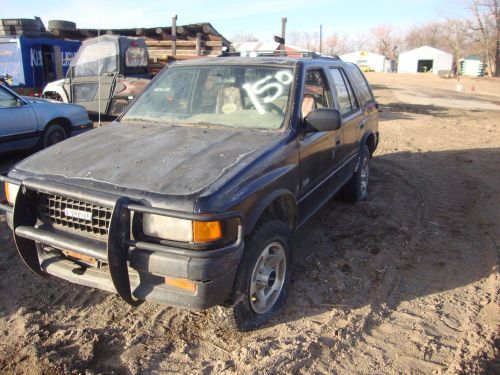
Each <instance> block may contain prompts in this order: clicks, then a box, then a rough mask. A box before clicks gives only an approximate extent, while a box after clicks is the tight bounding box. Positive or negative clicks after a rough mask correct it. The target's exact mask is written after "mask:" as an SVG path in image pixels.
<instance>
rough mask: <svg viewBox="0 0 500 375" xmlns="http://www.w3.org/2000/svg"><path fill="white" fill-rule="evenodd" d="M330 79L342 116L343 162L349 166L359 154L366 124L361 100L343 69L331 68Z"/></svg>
mask: <svg viewBox="0 0 500 375" xmlns="http://www.w3.org/2000/svg"><path fill="white" fill-rule="evenodd" d="M329 71H330V78H331V79H332V85H333V86H334V87H335V91H336V93H337V95H336V97H337V101H338V104H337V105H338V109H339V111H340V113H341V115H342V139H343V148H342V162H343V164H348V162H349V161H352V160H354V159H355V157H356V156H357V154H358V152H359V142H360V139H361V135H362V134H363V131H364V127H365V126H366V123H365V121H364V117H363V112H362V111H361V109H360V105H359V100H358V98H357V96H356V95H355V93H354V90H353V89H352V84H351V82H350V81H349V79H348V78H347V75H346V72H345V71H344V69H342V68H341V67H330V69H329Z"/></svg>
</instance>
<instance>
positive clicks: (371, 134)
mask: <svg viewBox="0 0 500 375" xmlns="http://www.w3.org/2000/svg"><path fill="white" fill-rule="evenodd" d="M370 136H373V138H374V140H373V141H374V148H376V147H377V137H375V134H373V132H372V131H371V130H369V131H367V132H366V133H365V134H363V137H361V141H360V142H359V151H360V152H361V148H363V146H364V145H366V144H367V143H366V142H367V140H368V137H370ZM373 151H375V150H370V153H373Z"/></svg>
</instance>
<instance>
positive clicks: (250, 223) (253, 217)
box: [245, 189, 297, 235]
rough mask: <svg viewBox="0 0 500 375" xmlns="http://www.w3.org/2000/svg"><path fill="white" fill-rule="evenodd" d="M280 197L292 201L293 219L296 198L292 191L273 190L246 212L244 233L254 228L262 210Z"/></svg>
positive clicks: (246, 233) (295, 212) (295, 213)
mask: <svg viewBox="0 0 500 375" xmlns="http://www.w3.org/2000/svg"><path fill="white" fill-rule="evenodd" d="M282 197H284V198H287V199H291V200H292V202H293V203H294V210H295V211H294V215H295V220H296V219H297V200H296V199H295V196H294V195H293V194H292V192H290V191H289V190H287V189H278V190H274V191H273V192H272V193H271V194H268V195H267V196H266V197H265V198H264V199H263V200H261V201H260V202H259V203H258V204H257V205H256V206H255V207H254V208H252V209H251V210H250V211H249V213H248V214H247V217H246V218H245V222H246V225H245V235H248V234H250V233H251V232H252V231H253V230H254V228H255V225H256V224H257V222H258V221H259V219H260V218H261V216H262V214H263V213H264V211H265V210H266V209H267V208H268V207H269V206H270V205H271V203H273V202H274V201H275V200H277V199H279V198H282Z"/></svg>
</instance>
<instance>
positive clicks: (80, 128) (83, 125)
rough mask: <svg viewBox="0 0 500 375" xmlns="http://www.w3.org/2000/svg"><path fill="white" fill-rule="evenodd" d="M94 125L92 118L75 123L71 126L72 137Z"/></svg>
mask: <svg viewBox="0 0 500 375" xmlns="http://www.w3.org/2000/svg"><path fill="white" fill-rule="evenodd" d="M93 127H94V123H93V122H92V120H88V121H85V122H83V123H81V124H79V125H74V126H73V127H72V128H71V135H70V136H71V137H74V136H75V135H78V134H81V133H84V132H86V131H87V130H90V129H92V128H93Z"/></svg>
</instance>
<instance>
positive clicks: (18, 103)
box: [16, 99, 24, 107]
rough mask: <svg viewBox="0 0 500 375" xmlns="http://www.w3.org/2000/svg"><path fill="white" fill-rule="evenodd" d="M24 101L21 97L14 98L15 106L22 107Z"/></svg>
mask: <svg viewBox="0 0 500 375" xmlns="http://www.w3.org/2000/svg"><path fill="white" fill-rule="evenodd" d="M23 105H24V102H23V101H22V100H21V99H16V107H22V106H23Z"/></svg>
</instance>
